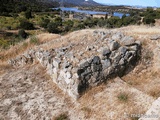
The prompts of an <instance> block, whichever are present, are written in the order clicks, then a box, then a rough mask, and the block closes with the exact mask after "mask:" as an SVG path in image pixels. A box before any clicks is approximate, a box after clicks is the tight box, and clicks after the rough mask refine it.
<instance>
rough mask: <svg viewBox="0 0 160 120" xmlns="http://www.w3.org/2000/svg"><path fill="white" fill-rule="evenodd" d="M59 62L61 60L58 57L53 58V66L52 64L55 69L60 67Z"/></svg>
mask: <svg viewBox="0 0 160 120" xmlns="http://www.w3.org/2000/svg"><path fill="white" fill-rule="evenodd" d="M60 63H61V60H60V59H58V58H55V59H54V60H53V66H54V67H55V68H57V69H58V68H59V67H60Z"/></svg>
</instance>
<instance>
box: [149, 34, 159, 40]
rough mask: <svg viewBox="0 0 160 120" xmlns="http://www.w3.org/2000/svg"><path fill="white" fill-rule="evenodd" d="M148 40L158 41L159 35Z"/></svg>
mask: <svg viewBox="0 0 160 120" xmlns="http://www.w3.org/2000/svg"><path fill="white" fill-rule="evenodd" d="M150 39H151V40H158V39H160V35H154V36H151V38H150Z"/></svg>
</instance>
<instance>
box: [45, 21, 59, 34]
mask: <svg viewBox="0 0 160 120" xmlns="http://www.w3.org/2000/svg"><path fill="white" fill-rule="evenodd" d="M47 30H48V32H50V33H59V32H60V29H59V23H58V22H50V23H49V24H48V26H47Z"/></svg>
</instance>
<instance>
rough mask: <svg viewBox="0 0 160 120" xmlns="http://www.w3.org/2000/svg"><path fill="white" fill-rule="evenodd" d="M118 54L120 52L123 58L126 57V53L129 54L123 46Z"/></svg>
mask: <svg viewBox="0 0 160 120" xmlns="http://www.w3.org/2000/svg"><path fill="white" fill-rule="evenodd" d="M118 52H119V53H120V54H121V55H122V56H124V55H125V53H126V52H127V48H126V47H123V46H121V47H120V48H119V49H118Z"/></svg>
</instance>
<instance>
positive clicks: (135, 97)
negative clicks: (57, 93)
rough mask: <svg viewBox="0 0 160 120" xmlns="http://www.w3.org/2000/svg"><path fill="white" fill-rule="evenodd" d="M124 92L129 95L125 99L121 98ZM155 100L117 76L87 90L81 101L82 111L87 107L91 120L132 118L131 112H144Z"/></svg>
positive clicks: (87, 116) (129, 119)
mask: <svg viewBox="0 0 160 120" xmlns="http://www.w3.org/2000/svg"><path fill="white" fill-rule="evenodd" d="M122 94H125V95H127V99H126V100H124V101H123V100H122V101H121V100H120V99H119V95H122ZM153 101H154V99H153V98H152V97H149V96H148V95H146V94H144V93H142V92H141V91H138V90H136V89H134V88H132V87H131V86H130V85H128V84H126V83H125V82H123V81H122V80H120V79H119V78H116V79H114V80H110V81H108V82H107V85H105V84H103V85H100V86H98V87H95V88H94V89H91V90H89V91H88V92H86V93H85V95H84V96H82V97H81V98H80V100H79V103H80V104H81V108H80V111H84V110H83V109H84V108H85V114H86V118H87V119H90V120H92V119H94V120H96V119H98V120H103V119H107V120H108V119H113V120H118V119H124V120H131V119H133V118H132V117H131V114H144V113H145V111H146V110H147V109H148V108H149V107H150V106H151V103H152V102H153ZM86 111H87V112H86ZM126 115H128V116H126Z"/></svg>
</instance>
